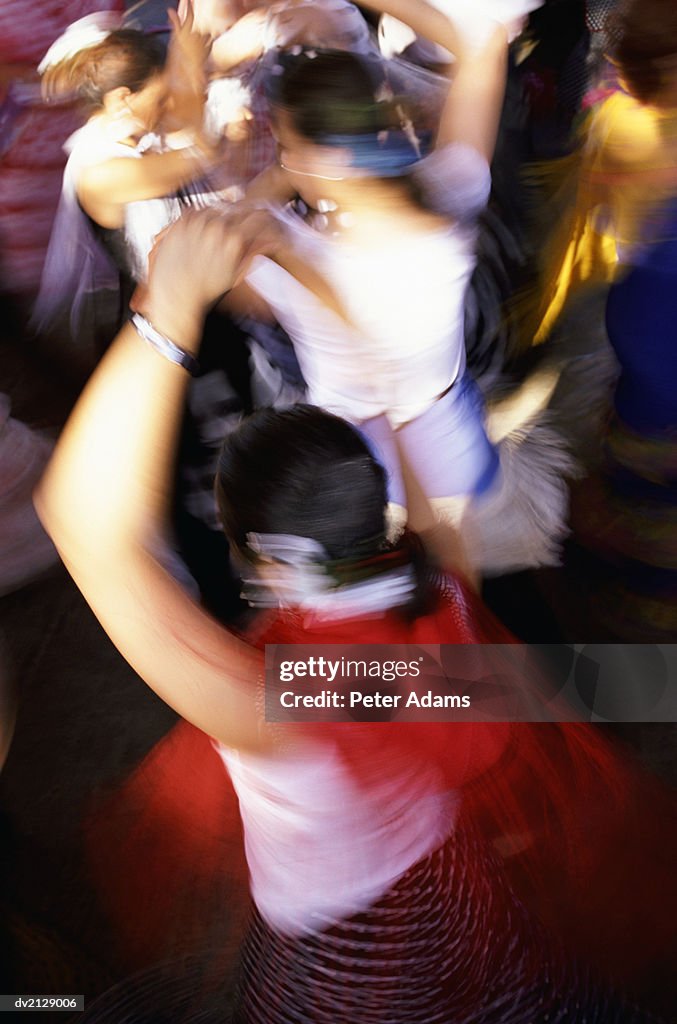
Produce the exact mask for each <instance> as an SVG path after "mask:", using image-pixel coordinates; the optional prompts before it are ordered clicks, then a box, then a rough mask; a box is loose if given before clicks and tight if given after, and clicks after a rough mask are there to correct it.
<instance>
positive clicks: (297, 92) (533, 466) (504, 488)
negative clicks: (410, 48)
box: [248, 0, 568, 572]
mask: <svg viewBox="0 0 677 1024" xmlns="http://www.w3.org/2000/svg"><path fill="white" fill-rule="evenodd" d="M369 6H371V7H373V8H374V9H376V10H379V11H384V12H390V13H393V14H395V13H397V14H398V15H399V16H400V17H402V18H403V19H405V18H406V20H408V21H409V23H410V24H411V25H412V27H415V28H416V29H417V30H418V31H420V32H421V33H422V34H423V33H425V34H426V35H428V36H429V37H430V38H435V39H437V40H439V41H440V42H442V43H444V45H446V46H447V47H448V48H450V49H453V50H454V52H455V54H456V55H457V60H456V73H455V76H454V83H453V85H452V87H451V88H450V90H449V93H448V97H447V100H446V103H445V106H444V110H443V114H442V118H441V123H440V126H439V130H438V133H437V139H436V146H435V149H434V152H432V153H431V154H430V155H428V156H427V157H425V159H420V156H421V148H422V147H421V145H420V142H419V140H418V139H416V137H415V136H414V135H413V133H412V129H411V122H410V121H408V120H407V119H406V117H405V115H404V113H403V111H402V107H401V104H400V103H399V102H396V101H390V102H389V101H383V100H381V99H377V96H379V95H380V93H381V90H382V82H381V81H380V79H379V69H378V65H374V64H373V63H371V62H366V61H363V60H361V59H359V58H357V57H355V56H354V55H348V54H339V53H332V52H328V53H323V52H321V51H320V52H316V51H311V52H309V53H305V54H303V53H302V54H300V55H298V56H294V55H292V56H288V57H284V56H283V57H281V58H280V62H279V67H278V69H277V72H278V73H277V74H273V75H272V76H271V80H270V81H271V87H270V90H269V91H270V99H271V109H272V118H273V126H274V130H275V133H276V136H277V140H278V145H279V166H278V167H277V168H275V169H271V171H269V172H268V173H267V174H266V175H265V176H264V177H262V178H261V179H259V181H257V182H255V183H254V186H253V187H252V189H251V190H250V193H249V195H250V197H251V198H252V199H256V198H257V197H258V198H261V197H265V196H266V195H268V196H270V195H271V194H273V195H275V196H276V198H277V199H278V200H279V201H280V208H279V210H278V213H277V215H278V216H279V217H281V218H282V219H283V220H284V221H285V223H287V224H288V225H289V226H290V231H291V236H292V238H293V240H294V241H295V243H296V244H297V247H298V249H299V251H301V252H303V254H304V257H305V258H306V261H312V262H313V264H314V265H315V266H316V267H317V268H318V269H319V270H320V272H321V273H322V274H324V275H325V277H326V278H327V279H328V281H329V282H330V283H331V285H332V286H333V288H334V289H335V291H336V293H337V295H338V297H339V299H340V300H341V303H342V304H343V307H344V309H345V311H346V314H347V320H348V321H349V323H348V324H346V321H345V320H343V321H342V320H341V319H340V318H338V317H336V315H335V314H333V313H331V312H330V311H328V310H326V309H324V308H322V306H321V304H320V303H319V302H318V301H317V299H316V298H315V297H314V296H309V295H308V294H307V293H305V292H304V290H303V289H302V288H301V287H299V286H297V285H296V283H295V282H294V281H293V280H290V279H289V278H288V277H287V276H286V275H285V273H284V271H283V270H282V269H280V268H279V267H278V266H276V265H275V264H274V263H273V262H271V261H266V260H263V259H261V260H260V261H259V262H258V263H257V264H256V265H255V266H254V268H253V270H252V271H251V273H250V274H249V276H248V284H249V285H250V286H252V287H253V288H254V289H255V290H256V291H257V292H259V293H260V294H261V295H263V296H264V298H265V299H266V301H267V302H268V303H269V305H270V306H271V307H272V309H273V311H274V312H275V315H276V316H277V318H278V319H279V321H280V322H281V323H282V324H283V326H284V327H285V329H286V330H287V331H288V333H289V334H290V336H291V337H292V339H293V341H294V344H295V347H296V350H297V355H298V358H299V361H300V363H301V367H302V369H303V372H304V376H305V378H306V381H307V383H308V388H309V395H310V398H311V400H312V401H314V402H317V403H318V404H319V405H322V406H324V407H325V408H328V409H330V410H331V411H334V412H336V413H338V414H340V415H342V416H345V417H347V418H349V419H350V420H351V422H353V423H356V424H358V425H359V426H360V427H361V429H362V430H363V431H364V432H365V433H366V434H367V436H369V437H371V438H372V439H373V440H374V442H375V444H376V446H377V447H378V448H379V449H380V454H381V458H382V459H383V461H384V462H385V464H386V466H387V468H388V470H389V473H390V477H391V491H390V497H391V500H393V501H394V502H396V503H398V504H399V503H402V502H403V501H404V498H403V486H402V480H401V478H400V472H399V466H400V463H401V462H403V463H404V469H405V475H407V474H408V473H409V476H410V478H411V474H410V472H409V471H410V470H411V467H412V466H413V467H415V474H414V475H415V477H416V480H417V485H418V486H420V487H422V489H423V490H424V492H425V493H426V495H427V496H428V497H429V498H433V499H441V500H442V501H443V507H444V509H445V510H446V511H447V512H448V513H449V514H452V515H453V517H454V519H456V520H458V518H459V517H460V516H462V515H464V514H465V513H466V512H467V511H468V508H469V505H470V504H472V513H471V514H469V515H466V516H465V518H466V519H468V520H469V521H470V522H468V523H465V524H464V527H465V534H466V538H467V539H468V541H469V543H470V545H471V547H472V551H471V560H472V562H473V563H474V565H475V566H476V567H480V568H481V569H483V570H484V571H488V572H502V571H507V570H510V569H517V568H523V567H526V566H529V565H538V564H551V563H552V562H553V561H556V560H557V548H558V542H559V540H560V539H561V537H562V535H563V532H564V526H563V522H564V518H565V512H566V485H565V483H564V481H563V479H562V473H563V470H564V469H566V468H567V467H568V459H567V457H566V455H565V454H564V453H563V451H562V448H561V445H560V444H559V442H558V439H557V437H556V435H554V434H553V433H552V432H550V431H547V430H545V428H543V427H537V428H536V429H535V430H534V431H533V432H531V437H530V438H529V443H525V436H526V435H525V433H524V432H521V433H519V434H518V435H515V434H514V433H513V435H512V436H511V437H509V438H506V439H505V440H503V443H502V444H501V446H500V451H499V452H497V451H496V449H495V447H494V446H493V445H492V443H491V442H490V440H489V437H488V436H487V430H486V428H485V424H484V414H483V409H482V402H481V399H480V398H479V395H478V394H477V392H476V390H475V387H474V385H473V384H472V382H471V381H470V380H469V379H468V377H467V376H466V375H465V373H464V371H465V352H464V337H463V329H464V323H463V316H464V298H465V292H466V289H467V286H468V282H469V279H470V276H471V273H472V271H473V269H474V266H475V261H476V257H475V251H474V250H475V240H476V220H477V216H478V214H479V213H480V211H481V210H482V208H483V206H484V205H485V203H486V201H487V199H488V196H489V191H490V184H491V182H490V171H489V161H490V159H491V156H492V153H493V146H494V141H495V136H496V129H497V123H498V119H499V115H500V108H501V102H502V97H503V89H504V80H505V61H506V54H507V31H506V29H505V28H503V27H501V26H499V25H497V24H496V23H493V28H492V29H491V30H490V31H489V34H488V35H487V36H485V40H484V43H483V45H482V46H480V47H479V48H478V47H477V46H476V45H475V44H474V43H469V42H467V41H466V39H465V38H464V36H463V35H462V34H461V33H460V32H458V31H456V29H455V27H454V25H453V24H452V23H451V22H450V21H449V20H448V19H447V18H446V16H444V15H442V14H441V13H440V12H439V11H437V10H434V9H433V8H431V7H429V6H428V5H426V4H418V3H417V4H414V3H412V2H410V0H394V2H390V0H386V2H379V0H376V2H373V3H370V4H369ZM511 14H514V10H513V11H511ZM293 195H298V196H300V197H301V198H302V199H303V201H304V202H305V204H306V206H307V207H309V208H310V209H311V210H314V211H316V212H317V215H316V217H315V219H314V220H313V221H312V222H311V224H310V225H309V224H308V223H304V222H303V221H302V220H301V219H300V218H298V217H294V216H293V215H292V214H289V213H288V211H287V210H283V208H282V204H284V203H285V202H286V201H287V200H289V199H291V197H292V196H293ZM490 430H491V428H490ZM492 433H493V440H494V441H496V440H502V438H501V436H500V434H497V428H495V429H494V430H493V431H492ZM537 441H538V444H537V443H536V442H537ZM500 463H502V465H500ZM471 525H472V527H473V529H472V530H470V529H469V527H470V526H471Z"/></svg>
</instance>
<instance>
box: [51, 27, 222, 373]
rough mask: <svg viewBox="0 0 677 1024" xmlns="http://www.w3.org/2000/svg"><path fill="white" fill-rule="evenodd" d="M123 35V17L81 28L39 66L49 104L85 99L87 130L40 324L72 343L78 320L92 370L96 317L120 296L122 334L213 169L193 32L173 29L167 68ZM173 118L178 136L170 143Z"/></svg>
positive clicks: (77, 153) (68, 180)
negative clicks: (193, 184)
mask: <svg viewBox="0 0 677 1024" xmlns="http://www.w3.org/2000/svg"><path fill="white" fill-rule="evenodd" d="M118 26H119V19H118V18H116V17H115V16H105V15H97V16H96V17H92V18H86V19H83V20H81V21H80V22H77V23H75V24H73V25H71V26H70V27H69V29H68V31H67V32H66V33H65V34H64V35H63V36H62V37H61V38H60V39H59V40H58V41H57V42H56V43H55V44H54V45H53V46H52V48H51V49H50V51H49V52H48V53H47V54H46V56H45V57H44V59H43V61H42V63H41V65H40V70H41V73H42V87H43V92H44V94H45V95H46V96H47V97H48V98H57V99H58V98H59V97H63V96H68V97H71V98H77V99H78V100H79V101H80V103H81V104H82V106H83V107H84V109H85V110H86V111H87V113H88V120H87V123H86V125H85V126H84V127H83V128H81V129H80V130H79V131H78V132H76V134H75V135H73V136H72V137H71V139H69V140H68V143H67V144H66V148H67V149H68V152H69V154H70V155H69V159H68V163H67V165H66V170H65V173H64V180H63V187H62V194H61V203H60V206H59V211H58V214H57V219H56V222H55V225H54V229H53V232H52V238H51V241H50V249H49V254H48V257H47V261H46V264H45V269H44V272H43V277H42V283H41V289H40V295H39V297H38V301H37V304H36V308H35V313H34V321H35V323H36V325H37V327H38V328H39V329H46V328H47V326H48V325H50V324H53V323H54V322H55V321H56V323H57V324H60V326H61V331H62V333H63V331H64V330H65V329H67V327H66V324H65V323H64V316H63V314H64V312H66V311H69V312H70V325H71V331H72V333H73V336H74V338H75V339H76V342H78V343H79V345H80V346H82V347H84V349H85V354H87V349H89V350H90V351H89V357H90V359H91V356H92V352H91V349H92V347H93V348H94V354H95V353H96V348H97V342H98V348H99V350H100V349H101V347H105V343H104V342H105V338H104V339H103V341H102V339H101V338H100V337H99V338H97V334H101V328H99V327H98V326H97V316H98V317H100V316H101V312H102V307H103V308H105V306H104V303H105V299H106V293H109V295H110V293H112V295H113V296H117V303H116V305H117V307H118V308H117V310H116V314H117V315H116V316H114V317H113V322H112V328H113V333H114V331H115V329H116V328H117V327H118V326H119V323H120V322H121V318H122V316H123V315H124V314H125V312H126V308H127V301H128V299H129V295H130V294H131V288H132V287H133V284H134V282H136V281H139V280H142V279H143V277H144V276H145V270H146V261H147V256H148V252H149V251H150V249H151V248H152V245H153V241H154V239H155V236H156V235H157V234H158V233H159V232H160V231H161V230H162V229H163V228H165V227H166V226H167V224H169V223H171V221H172V220H175V219H176V218H177V217H178V216H179V214H180V210H181V205H180V202H179V199H178V197H177V191H178V189H179V188H180V187H181V186H182V185H185V184H187V183H188V182H190V181H191V180H192V179H194V178H196V177H198V176H200V175H201V174H202V173H203V172H204V170H205V168H206V167H207V166H209V165H210V163H213V162H214V160H215V151H214V148H213V145H212V144H211V142H210V141H209V140H207V138H206V136H205V135H204V133H203V131H202V116H203V104H204V84H205V83H204V78H203V71H202V65H203V62H204V57H205V52H204V49H203V44H202V41H201V39H200V37H199V36H198V35H197V34H196V33H194V32H193V31H192V22H191V21H190V20H188V21H187V22H185V23H184V25H183V26H179V25H178V22H177V21H176V19H175V20H174V27H175V32H174V35H173V37H172V41H171V42H170V46H169V53H168V56H167V68H165V53H164V51H163V49H162V47H161V46H160V45H159V43H158V42H157V41H156V40H154V39H153V38H152V37H150V36H146V35H144V34H143V33H141V32H137V31H135V30H132V29H120V28H119V27H118ZM177 79H178V82H177ZM180 89H181V90H182V95H181V97H180V99H181V102H180V103H179V99H177V93H178V92H179V90H180ZM186 93H187V94H188V95H187V96H186ZM170 117H171V119H172V129H173V131H172V132H170V133H169V134H168V135H167V137H166V139H165V138H161V137H160V136H159V135H158V134H157V133H158V132H162V131H164V130H165V127H166V124H167V121H168V119H169V118H170ZM59 317H60V319H59ZM106 326H107V328H108V330H109V331H110V328H111V324H108V325H105V326H104V333H105V329H106Z"/></svg>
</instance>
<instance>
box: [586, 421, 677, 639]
mask: <svg viewBox="0 0 677 1024" xmlns="http://www.w3.org/2000/svg"><path fill="white" fill-rule="evenodd" d="M574 513H575V518H574V524H573V525H574V532H575V535H576V538H577V540H578V543H579V544H581V545H583V547H585V548H586V549H588V550H589V551H590V552H592V554H593V556H594V557H595V558H596V560H597V562H598V572H597V574H596V577H595V578H594V582H593V587H594V596H595V597H596V611H597V613H598V614H599V616H600V618H602V620H603V621H604V622H606V623H607V624H608V625H609V628H610V629H612V631H613V632H614V633H615V634H616V635H618V636H620V637H622V638H623V639H624V640H626V641H633V642H636V643H642V642H649V641H650V640H652V641H655V642H670V641H672V640H674V637H675V635H676V634H677V432H676V431H674V430H673V431H666V432H665V433H664V434H663V435H662V436H655V437H651V436H642V435H640V434H638V433H636V432H635V431H633V430H631V429H630V428H629V427H627V426H626V425H625V424H623V423H622V422H621V421H620V420H615V421H614V423H613V424H612V426H611V429H610V431H609V435H608V437H607V441H606V448H605V462H604V465H603V467H602V470H601V472H600V473H599V474H598V475H597V476H596V477H594V478H592V479H591V480H588V481H586V484H585V487H584V489H583V490H582V493H581V494H580V495H579V498H578V500H577V501H576V502H575V504H574Z"/></svg>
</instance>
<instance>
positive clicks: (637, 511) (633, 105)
mask: <svg viewBox="0 0 677 1024" xmlns="http://www.w3.org/2000/svg"><path fill="white" fill-rule="evenodd" d="M614 36H615V43H614V45H613V49H612V53H611V56H612V59H613V60H614V62H615V64H616V66H617V69H618V74H619V77H620V83H621V87H620V88H619V89H618V90H617V91H616V92H615V93H614V94H613V95H612V96H610V97H609V98H608V99H607V100H606V101H605V102H604V103H603V104H602V106H601V107H600V109H599V110H598V111H597V112H596V113H595V115H594V118H593V121H592V124H591V127H590V134H589V138H588V141H587V145H586V154H585V158H584V159H585V166H584V171H583V174H584V186H585V188H586V189H587V192H588V195H589V197H590V199H591V202H592V205H593V209H594V217H595V221H594V223H595V227H596V229H597V231H599V232H602V231H604V232H605V233H606V239H607V242H608V243H609V244H610V245H613V249H614V252H615V255H616V260H617V265H616V268H615V280H614V283H613V284H612V286H611V290H610V292H609V296H608V300H607V306H606V326H607V332H608V337H609V342H610V344H611V346H612V348H613V351H614V354H615V356H616V359H617V360H618V364H619V368H620V376H619V378H618V382H617V385H616V389H615V393H614V395H613V410H612V414H611V418H610V422H609V424H608V430H607V433H606V437H605V440H604V453H603V464H602V468H601V471H600V473H599V474H598V475H596V476H595V477H594V478H593V479H591V480H590V481H588V482H587V484H586V486H585V489H584V490H583V492H582V493H581V494H580V495H579V496H578V500H577V501H576V503H575V506H574V513H575V515H574V527H575V532H576V537H577V539H578V542H579V544H581V545H582V546H583V547H584V548H585V549H586V551H587V553H588V555H589V556H590V557H591V559H592V562H591V563H589V566H588V568H590V565H591V567H592V570H593V589H592V593H591V599H592V600H594V601H595V602H596V604H597V607H598V609H599V614H600V617H601V618H602V620H603V622H604V624H605V625H606V627H607V628H608V630H609V638H610V639H621V638H623V639H625V640H633V641H635V642H651V641H656V642H660V641H670V640H671V639H673V638H674V636H675V634H676V632H677V345H676V344H675V323H676V322H677V8H676V7H675V5H674V4H673V3H670V2H669V0H645V2H642V3H639V2H637V0H633V2H628V3H625V4H621V5H620V6H619V10H618V12H617V20H616V22H615V24H614Z"/></svg>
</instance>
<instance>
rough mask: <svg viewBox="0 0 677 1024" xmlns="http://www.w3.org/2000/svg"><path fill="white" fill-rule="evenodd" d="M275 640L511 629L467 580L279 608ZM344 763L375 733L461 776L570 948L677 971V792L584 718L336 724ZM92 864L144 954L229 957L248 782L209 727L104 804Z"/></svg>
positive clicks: (122, 949)
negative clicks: (330, 610)
mask: <svg viewBox="0 0 677 1024" xmlns="http://www.w3.org/2000/svg"><path fill="white" fill-rule="evenodd" d="M265 642H268V643H302V642H303V643H314V642H325V643H351V644H354V643H360V642H365V643H388V644H389V643H409V644H418V643H422V644H428V643H469V642H484V643H488V642H491V643H514V642H515V641H514V639H513V638H512V637H511V636H510V634H509V633H507V631H506V630H505V629H504V628H503V627H502V626H501V625H500V623H498V622H497V621H496V619H494V617H493V616H492V615H491V614H490V613H489V612H488V611H487V610H486V609H485V608H484V607H483V606H482V605H481V603H480V602H479V601H478V600H477V599H476V598H475V597H474V596H473V595H472V594H470V593H468V592H467V591H465V590H464V588H462V587H461V586H460V585H458V584H452V585H451V588H450V590H449V592H447V594H446V595H445V596H443V597H440V598H439V599H438V601H437V602H436V604H435V606H434V607H433V608H432V609H431V611H430V612H429V613H428V614H426V615H424V616H421V617H420V618H418V619H417V620H416V621H414V622H411V623H407V622H406V621H405V620H404V619H403V618H402V617H401V616H400V615H399V614H397V613H391V614H388V615H386V616H384V617H383V618H380V619H377V618H374V619H363V620H359V621H354V622H336V623H330V624H327V623H325V624H323V625H322V626H318V627H316V628H311V629H309V628H307V627H306V626H304V625H303V624H302V622H301V620H300V618H299V617H298V616H295V615H292V614H276V615H275V616H271V617H269V618H268V619H267V620H266V621H265V622H261V623H260V628H259V631H258V634H257V637H256V643H257V644H263V643H265ZM325 728H329V729H332V738H333V739H336V737H341V736H343V743H344V747H343V750H344V754H345V757H346V763H347V765H349V766H351V767H352V769H353V770H354V771H356V772H360V771H362V772H365V771H366V772H368V771H369V765H370V752H371V754H372V755H373V751H374V744H375V743H376V744H377V745H380V744H383V745H384V746H385V747H386V748H387V746H388V744H389V743H390V744H392V743H394V744H395V746H394V748H393V749H394V752H395V754H402V751H403V745H406V750H407V753H408V756H412V757H421V758H426V759H434V760H435V761H436V762H437V763H438V764H439V765H441V766H442V767H443V768H444V771H445V773H446V776H447V781H448V784H449V785H453V786H454V787H455V788H457V789H460V790H462V793H463V801H464V807H465V811H466V813H467V814H470V815H471V816H472V817H473V819H474V820H475V821H476V822H477V823H479V824H480V825H481V827H482V830H483V832H484V835H485V837H486V838H487V841H489V842H493V843H494V845H495V847H496V849H498V850H499V852H500V853H501V854H502V855H503V857H504V858H505V864H506V867H507V869H508V872H509V874H510V876H511V878H512V880H513V883H514V884H515V886H516V887H517V889H518V892H519V893H520V895H521V896H522V898H523V899H524V900H525V902H526V903H527V904H529V905H530V906H531V907H532V909H533V910H534V911H535V912H537V913H538V914H539V915H540V916H541V917H542V918H543V919H544V922H545V923H546V925H547V926H548V928H549V929H550V930H551V931H552V932H553V933H556V934H558V935H559V936H560V937H561V938H562V939H563V940H564V941H565V942H566V943H567V944H569V946H570V948H571V950H572V952H573V953H574V954H575V955H576V956H579V957H581V958H583V959H585V960H589V961H590V962H592V963H593V964H594V965H596V966H598V967H600V968H601V969H602V970H603V971H604V972H605V973H607V974H608V975H609V976H610V977H611V978H612V979H613V980H614V981H616V982H618V983H620V984H623V985H626V984H628V985H630V986H634V987H636V988H637V990H638V991H640V992H641V991H642V989H644V993H645V994H646V995H648V996H649V997H650V996H651V995H652V989H653V988H654V987H655V986H656V985H659V986H662V987H663V988H665V987H666V985H668V986H669V982H668V980H667V979H669V977H670V974H669V972H670V970H671V964H672V963H673V960H674V956H675V955H676V954H677V950H676V949H675V946H676V945H677V938H676V935H675V927H674V920H675V913H676V912H677V881H676V877H675V875H676V873H675V872H674V869H673V858H674V849H675V843H674V841H675V837H676V835H677V823H676V822H675V817H674V810H675V802H674V799H673V797H672V794H669V793H667V792H665V791H664V790H663V789H662V787H661V786H660V785H658V784H657V782H656V780H655V779H653V778H649V777H648V776H647V775H646V774H645V773H643V772H642V771H641V770H640V769H639V768H638V766H637V765H635V764H634V763H633V761H632V758H631V757H630V756H629V755H626V753H625V752H624V751H622V750H621V751H619V750H617V749H616V748H615V747H614V746H613V745H611V744H609V743H608V742H607V740H606V739H605V737H604V736H603V735H601V734H600V733H599V732H598V731H597V730H595V729H594V728H593V727H591V726H586V725H564V726H562V725H548V724H546V725H528V724H527V725H525V724H514V725H504V724H500V723H499V724H495V723H491V724H476V725H475V724H470V725H465V724H463V725H460V724H455V723H452V724H437V723H432V724H422V725H421V724H419V725H415V726H412V725H409V726H405V727H402V726H399V725H397V724H395V723H393V724H389V723H378V724H364V723H362V724H359V725H356V726H352V725H348V726H347V727H346V726H345V725H343V726H341V725H334V726H326V727H325ZM88 849H89V853H90V861H91V864H92V869H93V873H94V877H95V878H96V879H97V882H98V885H99V887H100V889H101V891H102V900H103V902H104V904H105V907H106V909H107V912H108V914H109V916H110V918H111V921H112V923H113V925H114V928H115V931H116V934H117V936H118V939H119V953H120V956H121V957H122V958H123V960H124V962H125V963H126V964H127V965H128V967H129V968H130V969H131V968H134V969H136V968H139V967H143V966H147V965H148V964H151V963H154V962H157V961H158V960H161V959H163V958H164V957H166V956H169V955H177V954H179V953H190V952H192V951H194V950H196V949H200V948H204V947H205V946H207V945H208V946H210V947H211V948H212V949H213V950H214V951H215V956H216V958H217V960H218V962H219V964H221V966H222V967H223V968H224V970H225V963H226V961H227V960H228V958H229V957H230V958H232V956H233V952H234V949H235V946H236V945H237V940H238V937H239V935H240V930H241V926H242V921H243V917H244V914H245V911H246V907H247V903H248V899H247V894H246V868H245V865H244V861H243V856H242V847H241V834H240V823H239V816H238V812H237V805H236V800H235V796H234V794H233V791H232V787H231V784H230V782H229V780H228V778H227V776H226V773H225V770H224V768H223V764H222V762H221V761H220V759H219V758H218V756H217V755H216V753H215V751H214V749H213V747H212V745H211V741H210V740H208V739H207V738H206V737H205V736H204V735H203V734H201V733H199V732H198V731H197V730H195V729H194V728H193V727H191V726H190V725H187V724H186V723H181V724H180V725H178V726H177V727H176V728H175V729H174V730H172V732H171V733H170V734H169V736H168V737H166V739H165V740H163V741H162V742H161V743H160V744H159V745H158V746H157V747H156V748H155V749H154V750H153V751H152V752H151V753H150V754H149V755H148V757H147V758H146V760H145V761H144V762H143V764H142V765H141V766H140V768H138V769H137V770H136V771H135V772H134V773H133V775H132V776H131V777H130V778H129V779H128V781H127V782H126V783H125V785H124V786H123V787H122V789H121V791H120V792H119V793H118V794H116V795H115V797H113V798H112V799H110V800H109V801H108V802H107V803H106V804H105V806H104V807H103V808H102V809H100V810H99V811H97V813H96V814H95V815H94V816H93V818H92V822H91V824H90V828H89V831H88Z"/></svg>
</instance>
